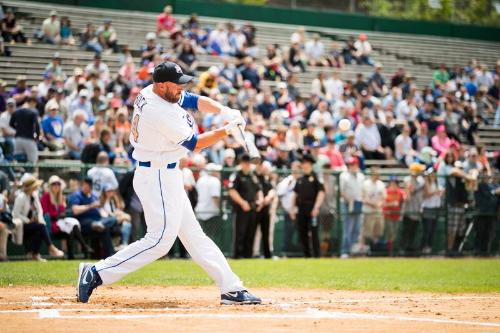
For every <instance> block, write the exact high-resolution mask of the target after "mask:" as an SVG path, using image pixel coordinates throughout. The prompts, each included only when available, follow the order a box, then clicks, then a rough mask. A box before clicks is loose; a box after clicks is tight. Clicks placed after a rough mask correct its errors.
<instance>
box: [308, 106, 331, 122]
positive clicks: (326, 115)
mask: <svg viewBox="0 0 500 333" xmlns="http://www.w3.org/2000/svg"><path fill="white" fill-rule="evenodd" d="M309 121H310V122H311V123H312V124H314V125H315V126H320V125H321V127H325V126H333V118H332V114H331V113H330V110H329V109H328V102H327V101H321V102H319V104H318V109H317V110H314V111H313V113H311V116H310V117H309Z"/></svg>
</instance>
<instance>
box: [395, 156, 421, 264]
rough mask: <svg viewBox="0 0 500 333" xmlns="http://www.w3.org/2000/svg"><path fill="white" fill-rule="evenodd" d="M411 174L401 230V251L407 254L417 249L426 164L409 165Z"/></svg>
mask: <svg viewBox="0 0 500 333" xmlns="http://www.w3.org/2000/svg"><path fill="white" fill-rule="evenodd" d="M409 170H410V176H408V177H405V179H404V184H405V204H404V209H403V225H402V232H401V242H400V252H401V253H404V254H406V255H409V254H412V253H414V252H415V251H416V250H417V245H416V244H415V239H416V237H417V229H418V225H419V224H420V219H421V215H420V212H421V209H422V195H423V190H424V183H425V181H424V179H423V178H422V176H421V173H422V172H423V171H424V170H425V166H424V165H422V164H418V163H413V164H411V165H410V167H409Z"/></svg>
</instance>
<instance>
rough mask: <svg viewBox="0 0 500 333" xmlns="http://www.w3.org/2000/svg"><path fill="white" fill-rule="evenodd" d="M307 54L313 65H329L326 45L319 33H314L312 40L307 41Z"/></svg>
mask: <svg viewBox="0 0 500 333" xmlns="http://www.w3.org/2000/svg"><path fill="white" fill-rule="evenodd" d="M305 55H306V57H307V62H308V64H309V65H311V66H328V61H327V60H326V58H325V46H324V45H323V43H322V42H321V41H320V40H319V34H317V33H315V34H313V36H312V40H310V41H308V42H307V43H306V45H305Z"/></svg>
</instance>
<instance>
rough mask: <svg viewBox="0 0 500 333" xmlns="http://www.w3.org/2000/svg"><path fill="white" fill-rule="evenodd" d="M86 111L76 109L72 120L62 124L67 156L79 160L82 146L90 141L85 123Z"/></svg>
mask: <svg viewBox="0 0 500 333" xmlns="http://www.w3.org/2000/svg"><path fill="white" fill-rule="evenodd" d="M85 117H86V113H85V111H83V110H77V111H75V113H74V114H73V120H72V121H69V122H67V123H66V124H65V125H64V130H63V133H64V144H65V145H66V149H67V152H68V155H69V157H71V158H72V159H74V160H79V159H80V157H81V154H82V150H83V147H85V145H86V144H87V143H88V142H89V141H90V133H89V128H88V126H87V124H86V123H85V119H86V118H85Z"/></svg>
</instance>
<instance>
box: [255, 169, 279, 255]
mask: <svg viewBox="0 0 500 333" xmlns="http://www.w3.org/2000/svg"><path fill="white" fill-rule="evenodd" d="M271 172H272V166H271V163H270V162H268V161H262V160H260V163H259V164H257V165H256V167H255V175H256V176H257V179H258V180H259V183H260V186H261V189H262V195H263V200H262V202H261V204H260V206H258V207H257V209H256V212H257V214H256V224H255V229H256V230H258V229H257V228H258V227H259V225H260V234H259V236H260V237H255V242H254V248H257V249H258V250H257V251H256V252H257V253H258V252H260V251H259V250H260V243H261V242H260V240H262V247H263V250H264V258H266V259H270V258H271V257H272V250H271V240H270V233H271V205H272V204H273V202H274V199H275V198H276V190H275V189H274V186H273V184H272V182H271V181H272V180H271ZM254 233H255V231H254Z"/></svg>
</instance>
